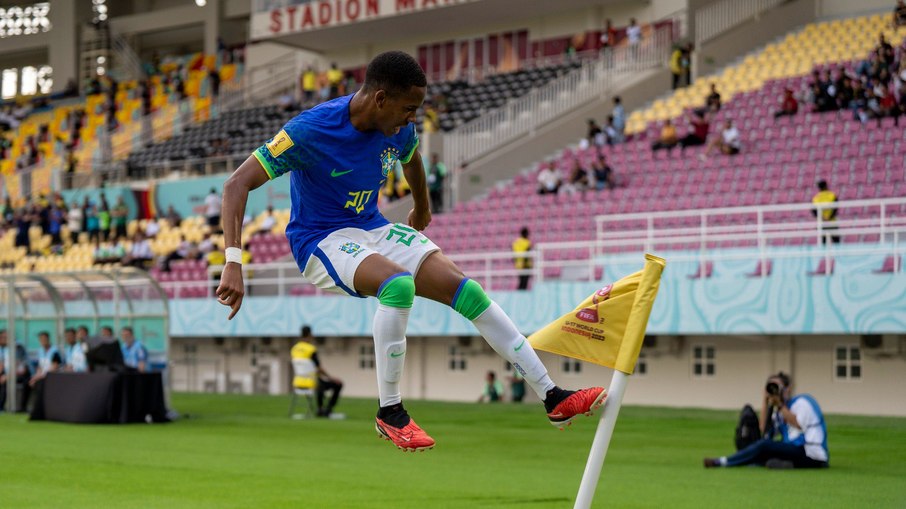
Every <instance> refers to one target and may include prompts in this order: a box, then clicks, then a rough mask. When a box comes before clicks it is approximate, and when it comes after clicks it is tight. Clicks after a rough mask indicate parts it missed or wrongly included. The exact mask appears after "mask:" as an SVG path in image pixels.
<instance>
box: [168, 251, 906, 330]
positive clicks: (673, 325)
mask: <svg viewBox="0 0 906 509" xmlns="http://www.w3.org/2000/svg"><path fill="white" fill-rule="evenodd" d="M882 258H883V257H871V256H863V257H855V256H854V257H850V258H847V259H845V260H844V259H838V262H837V274H835V275H833V276H831V277H824V276H820V277H819V276H808V275H806V272H808V271H809V270H811V269H813V268H814V267H815V264H816V263H817V261H816V259H807V258H802V259H789V260H775V261H774V271H773V274H772V275H771V276H769V277H766V278H749V277H746V276H745V274H746V273H747V272H751V271H753V270H754V268H755V264H754V262H752V261H745V262H738V261H729V262H721V263H716V264H715V269H714V276H713V277H711V278H710V279H699V280H693V279H690V278H689V277H688V275H689V274H692V273H693V272H695V268H696V264H695V263H694V262H689V263H673V264H671V263H670V261H669V260H670V258H669V256H668V257H667V260H668V263H667V270H665V272H664V275H663V280H662V284H661V289H660V293H659V295H658V299H657V302H656V304H655V307H654V310H653V312H652V314H651V321H650V324H649V328H648V331H649V332H650V333H652V334H867V333H904V332H906V274H903V273H900V274H874V273H872V270H873V269H875V268H877V267H879V266H880V265H881V259H882ZM640 267H641V261H640V262H639V264H638V265H636V266H628V265H627V266H624V267H619V266H610V267H608V268H607V270H606V271H605V276H604V280H605V281H606V282H610V281H613V280H615V279H618V278H619V277H622V276H623V275H626V274H629V273H631V272H634V271H635V270H638V268H640ZM300 277H301V276H300ZM604 284H606V283H605V282H604V281H602V282H598V283H589V282H573V283H569V282H545V283H541V284H538V285H536V286H535V290H534V291H532V292H496V293H492V296H493V298H494V299H495V300H496V301H497V302H498V303H499V304H500V305H501V306H502V307H503V309H505V310H506V311H507V313H509V315H510V316H511V317H512V318H513V321H514V322H515V323H516V324H517V326H518V327H519V328H520V329H521V330H522V332H524V333H526V334H528V333H531V332H533V331H535V330H537V329H539V328H541V327H543V326H544V325H546V324H547V323H549V322H550V321H552V320H554V319H555V318H557V317H558V316H560V315H561V314H563V313H566V312H568V311H570V310H572V308H573V307H574V306H575V305H576V304H577V303H579V302H580V301H581V300H582V299H584V298H585V297H587V296H588V294H590V293H591V292H593V291H594V290H596V289H597V288H599V287H600V286H603V285H604ZM376 306H377V301H376V300H375V299H355V298H352V297H340V296H337V297H334V296H329V297H328V296H324V297H286V298H282V299H281V298H276V297H250V298H247V299H245V301H244V302H243V308H242V310H241V311H240V312H239V314H238V315H237V316H236V317H235V318H234V319H233V320H232V321H227V319H226V317H227V314H228V313H227V311H228V310H227V309H226V308H225V307H223V306H220V305H219V304H217V303H216V301H214V300H212V299H185V300H180V301H172V302H171V304H170V313H171V318H170V323H171V326H170V335H171V336H174V337H193V336H194V337H211V336H293V335H296V334H297V333H298V331H299V328H300V327H301V326H302V325H303V324H310V325H311V326H312V327H313V328H314V330H316V331H318V334H319V335H325V336H331V335H336V336H370V335H371V320H372V317H373V315H374V310H375V308H376ZM408 333H409V334H410V335H412V336H422V335H450V336H457V335H472V334H475V333H476V332H475V329H474V328H473V327H472V325H471V324H470V323H468V322H467V321H466V320H465V319H464V318H462V317H461V316H459V315H458V314H456V313H455V312H453V311H452V310H451V309H449V308H447V307H446V306H442V305H440V304H437V303H435V302H430V301H426V300H424V299H416V302H415V305H414V307H413V310H412V314H411V315H410V319H409V329H408Z"/></svg>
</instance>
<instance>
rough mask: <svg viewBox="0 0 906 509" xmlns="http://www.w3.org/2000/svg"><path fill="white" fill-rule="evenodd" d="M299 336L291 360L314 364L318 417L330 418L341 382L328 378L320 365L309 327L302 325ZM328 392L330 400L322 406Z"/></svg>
mask: <svg viewBox="0 0 906 509" xmlns="http://www.w3.org/2000/svg"><path fill="white" fill-rule="evenodd" d="M301 334H302V336H301V337H300V338H299V341H297V342H296V344H295V345H293V348H292V350H291V351H290V356H291V357H292V359H293V360H301V359H310V360H311V361H312V363H314V365H315V374H316V376H317V387H316V389H315V391H316V398H317V402H318V417H330V414H331V413H333V409H334V407H335V406H336V405H337V401H338V400H339V399H340V391H342V390H343V381H342V380H340V379H339V378H334V377H332V376H330V375H329V374H328V373H327V371H325V370H324V367H323V366H322V365H321V359H319V358H318V348H317V347H316V346H315V338H314V337H313V336H312V334H311V327H309V326H308V325H303V326H302V331H301ZM328 392H329V393H330V400H329V401H328V402H327V404H324V400H325V399H326V396H327V393H328Z"/></svg>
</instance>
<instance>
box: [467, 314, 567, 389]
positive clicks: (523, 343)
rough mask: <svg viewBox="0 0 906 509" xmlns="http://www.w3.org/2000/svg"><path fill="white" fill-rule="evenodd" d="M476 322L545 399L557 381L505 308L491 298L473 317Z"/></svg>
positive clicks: (500, 351) (480, 331)
mask: <svg viewBox="0 0 906 509" xmlns="http://www.w3.org/2000/svg"><path fill="white" fill-rule="evenodd" d="M472 323H473V324H475V328H477V329H478V332H479V333H481V335H482V337H484V339H485V341H487V342H488V344H489V345H491V348H493V349H494V351H496V352H497V353H498V354H500V356H501V357H503V358H504V359H506V360H508V361H509V362H510V364H512V365H513V368H514V369H516V370H518V371H519V373H521V374H522V376H523V377H524V378H525V381H526V382H528V384H529V385H530V386H531V387H532V389H533V390H534V391H535V393H536V394H538V397H539V398H541V401H544V398H546V397H547V391H549V390H551V389H553V388H554V387H556V385H555V384H554V382H553V381H551V377H550V376H548V374H547V368H545V367H544V364H542V363H541V359H539V358H538V354H537V353H535V349H534V348H532V345H530V344H529V342H528V341H527V340H526V339H525V336H523V335H522V334H521V333H520V332H519V330H518V329H517V328H516V326H515V325H514V324H513V322H512V320H510V317H508V316H507V315H506V313H504V312H503V309H501V308H500V306H498V305H497V303H496V302H491V305H490V306H489V307H488V309H486V310H485V311H484V313H482V314H481V315H479V316H478V318H476V319H474V320H472Z"/></svg>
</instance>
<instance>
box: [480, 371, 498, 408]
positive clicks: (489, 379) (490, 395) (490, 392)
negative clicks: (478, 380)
mask: <svg viewBox="0 0 906 509" xmlns="http://www.w3.org/2000/svg"><path fill="white" fill-rule="evenodd" d="M485 401H487V402H489V403H498V402H500V401H503V384H502V383H500V381H499V380H497V375H496V374H495V373H494V372H493V371H488V374H487V375H486V376H485V384H484V389H483V390H482V391H481V396H480V397H479V398H478V402H479V403H484V402H485Z"/></svg>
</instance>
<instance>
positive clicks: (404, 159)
mask: <svg viewBox="0 0 906 509" xmlns="http://www.w3.org/2000/svg"><path fill="white" fill-rule="evenodd" d="M419 143H421V140H418V139H416V140H415V144H414V145H412V150H410V151H409V153H408V154H407V155H406V157H401V158H400V163H402V164H409V161H411V160H412V156H413V155H414V154H415V151H416V150H417V149H418V144H419Z"/></svg>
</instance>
